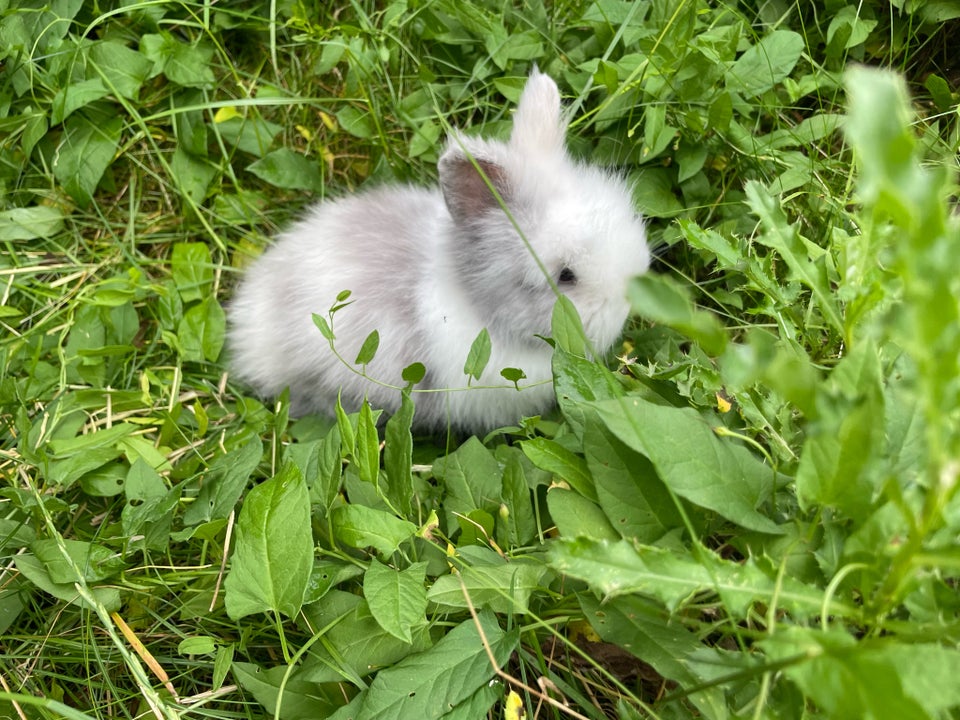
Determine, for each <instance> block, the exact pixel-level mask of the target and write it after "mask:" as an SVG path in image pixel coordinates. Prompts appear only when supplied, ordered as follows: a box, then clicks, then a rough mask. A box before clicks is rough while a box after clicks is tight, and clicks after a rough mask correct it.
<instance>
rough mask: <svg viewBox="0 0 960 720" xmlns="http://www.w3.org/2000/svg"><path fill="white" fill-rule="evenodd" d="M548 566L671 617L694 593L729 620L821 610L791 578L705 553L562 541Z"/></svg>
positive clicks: (846, 609) (816, 592) (849, 609)
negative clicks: (755, 612) (758, 607)
mask: <svg viewBox="0 0 960 720" xmlns="http://www.w3.org/2000/svg"><path fill="white" fill-rule="evenodd" d="M548 557H549V561H550V565H551V567H553V568H554V569H556V570H557V571H558V572H562V573H564V574H565V575H570V576H572V577H575V578H580V579H581V580H584V581H585V582H587V583H588V584H589V585H590V587H592V588H593V589H595V590H597V591H599V592H601V593H603V594H604V596H605V597H606V598H608V599H609V598H615V597H621V596H625V595H631V594H633V593H640V594H642V595H646V596H648V597H652V598H656V599H657V600H659V601H660V602H662V603H663V604H664V605H665V606H666V607H667V609H668V610H670V611H671V612H673V611H674V610H676V609H677V608H678V607H680V606H682V605H683V603H685V602H688V601H689V600H690V599H691V598H693V597H694V596H695V595H696V594H698V593H702V592H710V591H712V592H715V593H716V594H717V595H719V597H720V599H721V600H722V601H723V603H724V605H725V606H726V609H727V611H728V612H730V613H731V614H732V615H733V616H734V617H737V618H743V617H746V615H747V612H748V610H749V608H750V606H751V605H752V604H753V603H761V604H762V605H765V606H769V605H770V604H771V603H773V602H774V601H776V606H777V607H779V608H784V609H786V610H788V611H790V612H794V613H797V614H799V615H801V616H811V615H815V614H817V613H819V612H821V611H822V609H823V590H821V589H820V588H817V587H811V586H808V585H804V584H803V583H801V582H799V581H797V580H795V579H793V578H790V577H783V578H780V579H779V581H778V580H777V579H774V578H772V577H770V576H769V575H767V574H766V573H765V572H763V571H762V570H761V569H760V568H759V567H757V565H756V563H755V562H754V561H753V560H745V561H742V562H739V563H736V562H730V561H728V560H723V559H721V558H720V557H718V556H717V555H715V554H714V553H712V552H710V551H709V550H707V549H706V548H698V549H697V552H696V554H695V555H691V554H687V553H681V552H678V551H675V550H667V549H664V548H657V547H652V546H649V545H637V544H635V543H633V542H630V541H627V540H620V541H618V542H607V541H603V540H594V539H591V538H577V539H575V540H568V539H563V538H561V539H560V540H558V541H557V542H556V543H555V544H554V545H552V546H551V549H550V552H549V554H548ZM831 607H832V608H833V609H834V610H835V611H836V612H839V613H849V614H850V615H851V616H856V614H857V613H856V611H855V609H854V608H853V606H852V605H845V604H844V603H843V602H842V601H840V600H838V599H835V600H834V604H832V605H831Z"/></svg>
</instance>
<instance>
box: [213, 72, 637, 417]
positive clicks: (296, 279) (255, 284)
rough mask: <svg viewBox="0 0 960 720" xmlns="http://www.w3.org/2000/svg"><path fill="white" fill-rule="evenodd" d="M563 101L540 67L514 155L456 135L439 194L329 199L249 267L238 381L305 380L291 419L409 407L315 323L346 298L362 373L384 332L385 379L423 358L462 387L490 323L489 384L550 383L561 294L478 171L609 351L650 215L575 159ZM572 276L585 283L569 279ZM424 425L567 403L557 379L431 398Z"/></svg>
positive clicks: (348, 327)
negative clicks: (511, 371)
mask: <svg viewBox="0 0 960 720" xmlns="http://www.w3.org/2000/svg"><path fill="white" fill-rule="evenodd" d="M565 129H566V125H565V123H564V121H563V119H562V117H561V107H560V94H559V92H558V90H557V86H556V84H555V83H554V82H553V80H551V79H550V78H549V77H548V76H546V75H544V74H542V73H540V72H538V71H536V70H534V71H533V73H532V74H531V75H530V78H529V79H528V81H527V84H526V87H525V88H524V91H523V95H522V97H521V98H520V103H519V106H518V108H517V111H516V114H515V117H514V124H513V131H512V134H511V136H510V140H509V142H507V143H502V142H496V141H491V140H484V139H479V138H472V137H466V136H462V135H459V134H456V135H454V136H453V137H451V138H450V140H449V141H448V144H447V147H446V149H445V151H444V153H443V155H442V157H441V158H440V162H439V175H440V188H439V189H437V188H432V189H423V188H415V187H396V186H388V187H381V188H379V189H376V190H371V191H368V192H364V193H361V194H358V195H355V196H351V197H347V198H344V199H341V200H336V201H330V202H325V203H321V204H320V205H317V206H315V207H313V208H312V209H311V210H310V211H309V212H308V213H307V215H306V216H305V217H304V218H303V219H302V220H300V222H298V223H297V224H295V225H294V226H293V227H292V228H291V229H290V230H288V231H287V232H286V233H284V234H282V235H281V236H280V238H279V239H278V241H277V242H276V244H275V245H274V246H273V247H271V248H270V249H269V250H267V252H265V253H264V254H263V256H262V257H260V258H259V259H258V260H257V261H256V262H255V263H254V264H253V266H252V267H251V268H250V269H249V271H248V272H247V273H246V276H245V278H244V279H243V281H242V283H241V284H240V286H239V288H238V290H237V292H236V295H235V297H234V300H233V302H232V306H231V308H230V333H229V345H230V352H231V355H232V369H233V372H234V374H235V375H236V376H238V377H239V378H241V379H242V380H244V381H245V382H247V383H248V384H249V385H251V386H252V387H253V388H254V389H255V390H256V391H257V392H258V393H259V394H261V395H263V396H273V395H276V394H278V393H279V392H280V391H282V390H283V388H285V387H287V386H289V387H290V393H291V398H292V402H293V411H294V412H295V413H298V414H302V413H305V412H322V413H330V412H332V409H333V407H334V404H335V402H336V398H337V395H338V393H341V394H342V402H343V404H344V406H345V407H346V408H347V409H348V410H351V409H353V410H355V409H357V408H358V407H359V405H360V403H361V402H362V401H363V399H364V397H366V398H368V399H369V401H370V402H371V403H372V404H373V405H374V406H375V407H383V408H385V409H387V410H388V411H390V410H394V409H396V407H397V406H398V404H399V398H400V393H399V392H398V391H397V390H394V389H391V388H386V387H383V386H382V385H378V384H375V383H371V382H369V381H367V380H365V379H364V378H362V377H360V376H359V375H357V374H356V373H354V372H353V371H352V370H351V369H350V368H347V367H345V366H344V365H343V364H342V363H341V362H340V361H339V360H337V359H336V358H335V357H334V355H333V354H332V353H331V351H330V347H329V345H328V343H327V340H326V339H325V338H324V337H323V336H322V335H321V334H320V331H319V330H318V329H317V328H316V326H315V325H314V324H313V321H312V318H311V315H312V313H317V314H320V315H324V316H325V315H326V313H327V311H328V309H329V308H330V306H331V305H332V304H333V303H334V300H335V298H336V296H337V294H338V293H339V292H340V291H342V290H350V291H352V293H353V294H352V297H351V300H353V303H352V304H351V305H349V306H348V307H346V308H344V309H343V310H341V311H339V312H337V313H336V315H335V318H334V330H335V332H336V336H337V339H336V347H337V350H338V351H339V352H340V354H341V355H342V356H343V357H344V358H346V359H347V360H348V361H352V360H353V359H354V358H355V357H356V355H357V352H358V351H359V349H360V345H361V344H362V342H363V340H364V338H366V337H367V335H368V334H369V333H370V331H372V330H374V329H376V330H378V331H379V333H380V349H379V351H378V353H377V355H376V357H375V358H374V360H373V362H372V363H370V365H369V366H368V367H367V372H368V374H369V375H370V376H371V377H374V378H377V379H378V380H381V381H383V382H386V383H390V384H393V385H403V382H402V380H401V377H400V375H401V372H402V370H403V368H405V367H406V366H408V365H410V364H411V363H414V362H422V363H423V364H424V365H425V366H426V368H427V375H426V378H425V380H424V382H423V383H421V385H419V386H418V388H420V389H430V390H439V389H443V388H462V387H464V386H465V385H466V379H467V378H466V377H465V376H464V373H463V366H464V362H465V361H466V357H467V353H468V351H469V349H470V344H471V343H472V342H473V339H474V338H475V337H476V336H477V334H478V333H479V332H480V331H481V329H482V328H484V327H486V328H487V329H488V331H489V333H490V337H491V339H492V345H493V350H492V354H491V358H490V362H489V364H488V365H487V370H486V372H485V373H484V376H483V377H482V378H481V380H480V381H479V383H476V384H479V385H501V386H503V385H507V383H505V382H504V381H503V379H502V378H501V377H500V370H501V369H502V368H505V367H517V368H521V369H522V370H523V371H524V372H525V373H526V375H527V378H528V380H527V381H525V383H522V384H521V387H523V385H524V384H529V383H536V382H540V381H549V380H550V378H551V372H550V358H551V348H550V347H549V345H547V344H546V343H545V342H544V341H543V340H541V339H539V338H537V337H535V336H536V335H548V334H549V332H550V316H551V310H552V308H553V304H554V302H555V300H556V295H555V293H554V289H553V288H552V287H551V283H550V282H548V280H547V278H546V277H544V274H543V272H542V271H541V269H540V267H539V266H538V265H537V263H536V261H535V259H534V258H533V257H532V256H531V254H530V252H529V250H528V248H527V246H526V244H525V243H524V242H523V240H522V239H521V237H520V235H519V234H518V233H517V231H516V229H515V227H514V225H513V223H512V222H511V220H510V219H509V217H508V216H507V214H506V213H505V212H504V211H503V208H502V207H501V205H500V203H499V201H498V200H497V198H496V196H495V195H494V194H492V193H491V192H490V189H489V187H488V185H487V184H486V182H485V181H484V180H483V178H482V177H481V175H480V174H479V173H478V172H477V170H476V167H475V165H474V162H475V163H476V164H477V166H479V167H480V168H482V169H483V171H484V173H485V174H486V175H487V177H488V178H489V179H490V181H491V182H492V183H493V185H494V187H495V188H496V190H497V193H498V194H499V195H500V197H501V198H502V199H503V201H504V202H505V203H506V206H507V208H509V211H510V215H511V216H512V217H513V220H514V221H515V222H516V224H517V226H518V227H519V228H520V230H521V231H522V232H523V235H524V237H526V239H527V241H528V242H529V243H530V246H531V247H532V248H533V250H534V251H535V252H536V254H537V256H539V258H540V260H541V261H542V263H543V265H544V266H545V267H546V269H547V271H548V272H549V273H550V275H551V277H552V280H553V282H554V284H555V286H556V287H558V288H559V290H560V291H561V292H563V293H565V294H566V295H568V296H569V297H570V299H571V300H572V301H573V303H574V305H576V307H577V309H578V310H579V312H580V315H581V316H582V318H583V321H584V326H585V328H586V331H587V333H588V335H589V336H590V339H591V341H592V342H593V344H594V347H595V348H596V349H597V350H598V351H605V350H606V349H608V348H609V347H610V346H611V345H612V343H613V342H614V341H615V340H616V339H617V337H618V336H619V334H620V332H621V331H622V329H623V324H624V321H625V320H626V318H627V313H628V304H627V301H626V285H627V281H628V280H629V279H630V278H631V277H633V276H635V275H638V274H640V273H642V272H644V271H645V270H646V269H647V266H648V264H649V252H648V249H647V244H646V239H645V234H644V229H643V224H642V221H641V220H640V219H639V217H638V216H637V215H636V213H635V211H634V208H633V204H632V202H631V198H630V192H629V191H628V189H627V187H626V186H625V184H624V183H623V181H622V180H621V179H620V178H618V177H615V176H613V175H610V174H608V173H606V172H604V171H602V170H600V169H598V168H595V167H591V166H587V165H582V164H578V163H576V162H574V161H573V160H571V158H570V157H569V156H568V155H567V152H566V149H565V146H564V135H565ZM571 277H572V278H573V279H572V280H571ZM414 400H415V403H416V420H415V422H416V423H417V425H418V426H419V427H421V428H426V429H438V428H442V427H445V426H446V425H447V424H448V423H449V424H450V425H452V426H454V427H457V428H462V429H465V430H470V431H480V430H484V429H490V428H492V427H496V426H499V425H505V424H512V423H515V422H517V421H518V420H519V419H520V418H521V417H522V416H529V415H534V414H537V413H541V412H544V411H545V410H547V409H548V408H549V407H550V406H551V405H552V403H553V400H554V395H553V388H552V386H551V384H550V383H549V382H546V383H543V384H540V385H538V386H536V387H532V388H529V389H525V390H523V391H521V392H517V391H516V390H515V389H512V388H497V389H471V390H468V391H460V392H427V393H415V394H414Z"/></svg>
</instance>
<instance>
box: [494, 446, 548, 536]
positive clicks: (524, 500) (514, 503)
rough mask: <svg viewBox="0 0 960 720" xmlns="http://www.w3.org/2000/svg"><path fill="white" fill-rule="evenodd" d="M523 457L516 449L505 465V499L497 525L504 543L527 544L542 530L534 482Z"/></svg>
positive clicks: (503, 496) (498, 534)
mask: <svg viewBox="0 0 960 720" xmlns="http://www.w3.org/2000/svg"><path fill="white" fill-rule="evenodd" d="M511 450H512V449H511ZM505 452H506V450H505ZM521 457H522V456H521V455H520V453H519V452H517V451H516V450H512V451H511V452H510V453H509V455H508V457H507V461H506V464H505V466H504V468H503V490H502V492H501V498H502V502H501V504H500V510H499V513H498V517H497V525H496V536H497V540H498V542H500V544H501V547H521V546H524V545H527V544H528V543H530V541H531V540H533V538H534V537H535V536H536V534H537V530H538V527H537V519H536V517H535V516H534V508H533V502H532V500H531V495H530V483H529V482H528V480H527V474H526V471H525V470H524V464H523V462H521Z"/></svg>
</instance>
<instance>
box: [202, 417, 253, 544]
mask: <svg viewBox="0 0 960 720" xmlns="http://www.w3.org/2000/svg"><path fill="white" fill-rule="evenodd" d="M262 457H263V445H262V443H261V442H260V438H259V437H258V436H256V435H250V436H249V437H247V439H246V440H245V441H243V443H242V444H241V445H239V446H237V445H235V444H234V445H231V447H230V449H229V450H228V451H227V452H225V453H224V454H222V455H219V456H218V457H217V458H216V459H215V460H214V461H213V462H212V463H211V464H210V467H209V468H208V469H207V471H206V472H205V473H204V474H203V476H202V479H201V485H200V492H199V493H198V494H197V497H196V498H195V499H194V501H193V502H192V503H191V504H190V505H189V506H188V507H187V509H186V511H185V512H184V514H183V524H184V525H197V524H199V523H203V522H209V521H210V520H216V519H220V518H226V517H227V516H228V515H230V513H231V512H232V511H233V509H234V507H236V504H237V502H238V501H239V500H240V496H241V495H242V494H243V491H244V490H245V489H246V487H247V484H248V483H249V482H250V477H251V476H252V475H253V471H254V470H256V469H257V465H259V464H260V460H261V459H262Z"/></svg>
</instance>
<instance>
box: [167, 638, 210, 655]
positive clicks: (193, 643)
mask: <svg viewBox="0 0 960 720" xmlns="http://www.w3.org/2000/svg"><path fill="white" fill-rule="evenodd" d="M216 649H217V645H216V639H215V638H212V637H210V636H209V635H194V636H191V637H185V638H184V639H183V640H181V641H180V643H179V644H178V645H177V652H178V653H179V654H180V655H212V654H213V652H214V651H215V650H216Z"/></svg>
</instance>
